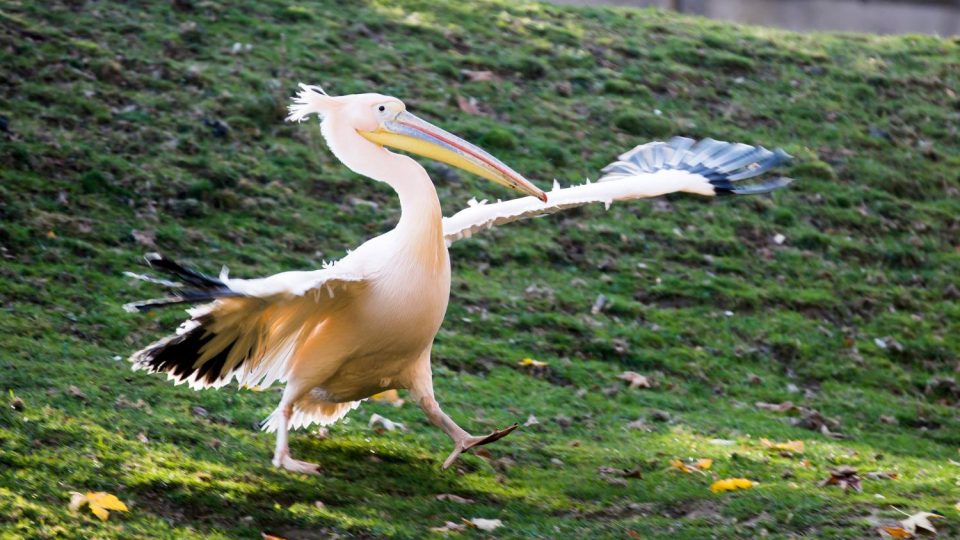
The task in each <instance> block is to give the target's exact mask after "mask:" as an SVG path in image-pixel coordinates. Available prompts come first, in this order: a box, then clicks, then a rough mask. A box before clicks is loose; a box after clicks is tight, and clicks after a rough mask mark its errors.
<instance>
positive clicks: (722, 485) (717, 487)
mask: <svg viewBox="0 0 960 540" xmlns="http://www.w3.org/2000/svg"><path fill="white" fill-rule="evenodd" d="M755 485H756V482H754V481H753V480H747V479H746V478H725V479H723V480H717V481H716V482H714V483H712V484H710V491H712V492H714V493H721V492H724V491H736V490H738V489H750V488H752V487H753V486H755Z"/></svg>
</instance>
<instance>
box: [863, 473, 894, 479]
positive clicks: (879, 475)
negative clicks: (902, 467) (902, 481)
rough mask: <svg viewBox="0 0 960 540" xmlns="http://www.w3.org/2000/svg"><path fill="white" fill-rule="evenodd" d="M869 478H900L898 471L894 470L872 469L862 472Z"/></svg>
mask: <svg viewBox="0 0 960 540" xmlns="http://www.w3.org/2000/svg"><path fill="white" fill-rule="evenodd" d="M864 476H866V477H867V478H869V479H871V480H896V479H898V478H900V473H898V472H896V471H872V472H868V473H866V474H864Z"/></svg>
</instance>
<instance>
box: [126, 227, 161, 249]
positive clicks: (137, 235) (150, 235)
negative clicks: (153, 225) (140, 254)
mask: <svg viewBox="0 0 960 540" xmlns="http://www.w3.org/2000/svg"><path fill="white" fill-rule="evenodd" d="M130 236H132V237H133V239H134V240H136V242H137V243H138V244H140V245H141V246H144V247H156V246H157V244H156V242H157V233H155V232H154V231H141V230H137V229H133V230H132V231H130Z"/></svg>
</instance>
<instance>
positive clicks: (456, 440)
mask: <svg viewBox="0 0 960 540" xmlns="http://www.w3.org/2000/svg"><path fill="white" fill-rule="evenodd" d="M300 87H301V91H300V92H299V93H298V94H297V96H296V97H295V98H294V104H293V105H291V106H290V116H289V117H288V120H291V121H301V120H303V119H305V118H306V117H308V116H309V115H311V114H316V115H318V116H319V117H320V118H321V120H322V133H323V137H324V139H325V140H326V142H327V145H328V146H329V147H330V150H331V151H332V152H333V154H334V155H335V156H336V157H337V158H338V159H339V160H340V161H341V162H343V164H344V165H346V166H347V167H348V168H350V169H351V170H353V171H354V172H356V173H358V174H360V175H363V176H367V177H369V178H372V179H374V180H379V181H381V182H386V183H387V184H389V185H390V187H392V188H393V189H394V190H395V191H396V192H397V195H398V196H399V197H400V207H401V215H400V221H399V223H397V226H396V228H395V229H393V230H392V231H390V232H388V233H386V234H383V235H381V236H378V237H376V238H373V239H371V240H369V241H367V242H365V243H364V244H363V245H361V246H360V247H358V248H357V249H356V250H355V251H353V252H351V253H349V254H348V255H347V256H346V257H344V258H343V259H341V260H339V261H337V262H335V263H333V264H327V265H325V266H324V268H322V269H320V270H312V271H302V272H284V273H281V274H276V275H273V276H269V277H266V278H261V279H234V278H229V277H228V276H227V273H226V270H224V271H223V272H222V273H221V275H220V277H219V278H213V277H209V276H206V275H203V274H201V273H198V272H195V271H193V270H190V269H187V268H184V267H182V266H180V265H178V264H176V263H175V262H173V261H171V260H169V259H166V258H163V257H162V256H160V255H158V254H148V255H147V257H146V259H147V262H148V263H149V264H150V265H151V266H153V267H154V268H156V269H157V270H161V271H164V272H167V273H169V274H172V275H174V276H175V277H176V278H178V279H179V280H180V281H182V283H176V282H172V281H167V280H162V279H157V278H151V277H149V276H141V275H137V274H130V275H131V276H133V277H137V278H140V279H145V280H147V281H151V282H154V283H158V284H161V285H164V286H167V287H169V288H170V289H171V294H170V296H167V297H165V298H160V299H155V300H146V301H142V302H135V303H131V304H127V305H126V306H124V307H125V308H127V309H128V310H129V311H141V310H146V309H149V308H154V307H158V306H165V305H171V304H182V303H186V304H194V305H195V306H196V307H192V308H191V309H188V313H189V314H190V318H189V319H188V320H187V321H186V322H184V323H183V324H182V325H181V326H180V328H179V329H178V330H177V332H176V334H173V335H171V336H168V337H166V338H163V339H161V340H160V341H157V342H156V343H153V344H152V345H150V346H148V347H147V348H145V349H143V350H141V351H139V352H137V353H135V354H133V356H132V357H131V361H132V362H133V363H134V369H145V370H148V371H151V372H166V373H167V376H168V378H170V379H173V380H174V381H176V382H177V383H184V382H185V383H187V384H189V385H190V386H191V387H193V388H194V389H200V388H207V387H220V386H223V385H225V384H227V383H228V382H230V381H231V380H233V379H236V380H237V381H238V383H239V384H240V385H243V386H260V387H264V386H269V385H271V384H273V383H274V382H277V381H282V382H286V388H285V389H284V392H283V397H282V398H281V399H280V404H279V405H278V407H277V409H276V410H275V411H274V412H273V414H271V415H270V417H269V418H267V420H266V421H265V422H264V429H266V430H268V431H276V432H277V441H276V450H275V452H274V455H273V464H274V465H275V466H277V467H281V468H284V469H287V470H290V471H295V472H301V473H314V474H315V473H317V470H318V467H317V465H315V464H312V463H307V462H304V461H299V460H296V459H293V458H292V457H291V456H290V449H289V446H288V444H287V438H288V430H289V429H290V428H299V427H305V426H309V425H311V424H314V423H317V424H320V425H328V424H331V423H333V422H336V421H337V420H339V419H340V418H342V417H343V416H344V415H346V414H347V413H348V412H349V411H350V410H352V409H354V408H356V407H357V406H358V405H359V404H360V401H361V400H363V399H365V398H367V397H369V396H371V395H374V394H377V393H379V392H383V391H385V390H388V389H406V390H408V391H409V392H410V396H411V397H412V399H413V400H414V401H415V402H416V403H417V404H418V405H419V406H420V407H421V408H422V409H423V411H424V412H425V413H426V415H427V418H429V420H430V422H431V423H433V424H434V425H436V426H437V427H439V428H440V429H442V430H443V431H444V432H445V433H446V434H447V435H448V436H449V437H450V438H451V439H452V440H453V447H454V448H453V451H452V452H451V453H450V455H449V457H447V459H446V460H445V461H444V462H443V468H447V467H449V466H450V464H451V463H453V461H454V460H455V459H456V458H457V456H458V455H460V453H462V452H464V451H466V450H468V449H470V448H472V447H474V446H477V445H481V444H486V443H489V442H493V441H496V440H497V439H500V438H501V437H504V436H505V435H507V434H509V433H510V432H511V431H513V430H514V429H515V428H516V427H517V425H516V424H514V425H512V426H509V427H507V428H505V429H502V430H497V431H494V432H492V433H490V434H487V435H483V436H473V435H471V434H470V433H468V432H467V431H465V430H464V429H463V428H461V427H460V426H458V425H457V424H456V422H454V421H453V420H452V419H451V418H450V417H449V416H447V415H446V414H445V413H444V412H443V410H442V409H441V408H440V405H439V404H438V403H437V401H436V399H435V398H434V392H433V381H432V376H431V369H430V350H431V346H432V344H433V340H434V337H435V336H436V334H437V331H438V329H439V328H440V323H441V322H442V321H443V316H444V312H445V311H446V308H447V302H448V299H449V295H450V260H449V257H448V254H447V246H448V245H449V244H450V243H451V242H453V241H455V240H457V239H460V238H464V237H468V236H470V235H471V234H473V233H474V232H476V231H478V230H480V229H483V228H487V227H491V226H494V225H500V224H503V223H507V222H510V221H515V220H518V219H522V218H526V217H531V216H537V215H542V214H548V213H552V212H557V211H559V210H562V209H565V208H570V207H575V206H581V205H584V204H588V203H594V202H601V203H604V204H606V205H609V204H611V203H612V202H614V201H621V200H628V199H637V198H645V197H655V196H658V195H663V194H666V193H673V192H678V191H683V192H688V193H697V194H700V195H708V196H712V195H719V194H753V193H765V192H768V191H772V190H774V189H776V188H779V187H782V186H784V185H786V184H787V183H789V179H787V178H781V177H776V178H772V179H769V180H767V181H766V182H764V183H761V184H758V185H753V186H745V187H742V186H738V185H737V184H735V183H734V182H736V181H738V180H742V179H745V178H750V177H754V176H757V175H759V174H761V173H764V172H766V171H767V170H768V169H770V168H771V167H773V166H775V165H778V164H780V163H782V162H783V161H785V160H787V159H789V156H788V155H787V154H786V153H785V152H783V151H782V150H777V151H775V152H771V151H769V150H766V149H764V148H762V147H753V146H748V145H744V144H730V143H725V142H719V141H713V140H710V139H705V140H703V141H700V142H699V143H696V144H695V143H694V141H692V140H690V139H685V138H675V139H673V140H671V141H670V142H666V143H663V142H655V143H649V144H645V145H642V146H638V147H637V148H635V149H633V150H631V151H629V152H627V153H625V154H623V155H621V156H620V159H619V161H617V162H615V163H613V164H611V165H609V166H608V167H607V168H605V169H604V171H603V172H605V173H606V175H605V176H604V177H603V178H601V179H600V180H599V181H597V182H595V183H592V184H591V183H587V184H584V185H581V186H575V187H569V188H566V189H560V187H559V186H557V185H556V181H554V189H553V190H552V191H551V192H550V193H549V195H548V194H545V193H544V192H543V191H541V190H540V189H539V188H537V187H536V186H535V185H534V184H532V183H531V182H529V181H527V180H526V179H525V178H524V177H523V176H521V175H520V174H518V173H517V172H516V171H514V170H512V169H511V168H509V167H507V166H506V165H504V164H503V163H501V162H500V161H499V160H497V159H496V158H494V157H493V156H491V155H490V154H488V153H487V152H484V151H483V150H481V149H480V148H477V147H476V146H474V145H472V144H470V143H468V142H466V141H464V140H462V139H460V138H459V137H456V136H454V135H452V134H450V133H447V132H446V131H444V130H442V129H440V128H438V127H436V126H433V125H431V124H430V123H428V122H425V121H424V120H421V119H419V118H417V117H416V116H414V115H413V114H411V113H409V112H407V110H406V107H405V106H404V104H403V103H402V102H401V101H400V100H399V99H397V98H393V97H390V96H384V95H380V94H357V95H348V96H338V97H334V96H329V95H327V94H326V93H324V92H323V91H322V90H321V89H320V88H318V87H315V86H305V85H300ZM386 146H390V147H393V148H397V149H400V150H404V151H406V152H410V153H414V154H419V155H421V156H425V157H428V158H431V159H434V160H438V161H442V162H445V163H447V164H450V165H452V166H455V167H458V168H461V169H464V170H466V171H469V172H471V173H474V174H477V175H479V176H481V177H483V178H487V179H489V180H492V181H494V182H496V183H498V184H502V185H504V186H508V187H511V188H513V189H515V190H517V191H520V192H522V193H525V194H527V195H529V196H528V197H524V198H520V199H514V200H510V201H506V202H498V203H496V204H475V203H474V204H472V205H471V206H470V207H469V208H467V209H465V210H463V211H461V212H459V213H457V214H455V215H453V216H452V217H449V218H443V216H442V214H441V211H440V201H439V200H438V198H437V192H436V190H435V189H434V186H433V183H432V182H431V181H430V178H429V177H428V176H427V173H426V171H425V170H424V168H423V167H421V166H420V164H419V163H417V162H416V161H415V160H413V159H412V158H410V157H407V156H405V155H402V154H396V153H393V152H391V151H389V150H387V149H386V148H385V147H386Z"/></svg>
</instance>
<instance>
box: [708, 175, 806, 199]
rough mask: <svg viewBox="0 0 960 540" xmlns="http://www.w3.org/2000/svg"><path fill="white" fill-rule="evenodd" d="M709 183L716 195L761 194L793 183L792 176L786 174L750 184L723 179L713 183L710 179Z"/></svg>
mask: <svg viewBox="0 0 960 540" xmlns="http://www.w3.org/2000/svg"><path fill="white" fill-rule="evenodd" d="M710 183H711V184H713V188H714V190H715V191H716V192H717V195H718V196H728V195H762V194H764V193H770V192H771V191H776V190H778V189H780V188H783V187H786V186H789V185H790V184H791V183H793V178H790V177H787V176H778V177H776V178H771V179H770V180H767V181H766V182H761V183H759V184H750V185H746V186H739V185H736V184H734V183H732V182H730V181H725V182H724V183H715V182H714V181H712V180H711V181H710Z"/></svg>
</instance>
